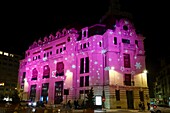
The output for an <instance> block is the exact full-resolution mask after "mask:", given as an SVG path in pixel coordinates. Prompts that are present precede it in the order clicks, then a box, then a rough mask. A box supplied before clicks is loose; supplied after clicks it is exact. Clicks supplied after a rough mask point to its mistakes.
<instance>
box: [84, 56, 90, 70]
mask: <svg viewBox="0 0 170 113" xmlns="http://www.w3.org/2000/svg"><path fill="white" fill-rule="evenodd" d="M85 59H86V67H85V73H89V57H86V58H85Z"/></svg>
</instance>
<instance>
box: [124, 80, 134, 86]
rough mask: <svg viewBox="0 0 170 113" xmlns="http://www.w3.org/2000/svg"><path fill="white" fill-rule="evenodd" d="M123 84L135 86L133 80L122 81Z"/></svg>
mask: <svg viewBox="0 0 170 113" xmlns="http://www.w3.org/2000/svg"><path fill="white" fill-rule="evenodd" d="M124 85H126V86H135V82H134V81H124Z"/></svg>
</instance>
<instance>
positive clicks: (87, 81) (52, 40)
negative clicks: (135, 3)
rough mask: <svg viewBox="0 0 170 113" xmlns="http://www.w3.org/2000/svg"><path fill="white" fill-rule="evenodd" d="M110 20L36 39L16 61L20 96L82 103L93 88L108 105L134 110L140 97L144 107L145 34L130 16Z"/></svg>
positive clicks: (146, 91)
mask: <svg viewBox="0 0 170 113" xmlns="http://www.w3.org/2000/svg"><path fill="white" fill-rule="evenodd" d="M113 23H114V24H112V23H108V25H109V24H112V25H109V26H111V27H108V25H105V24H95V25H93V26H87V27H84V28H82V29H80V30H79V29H75V28H70V29H68V28H67V29H66V28H64V29H63V30H62V31H57V32H56V34H55V35H52V34H51V35H49V36H48V37H44V40H38V41H37V42H36V41H35V42H34V43H33V45H31V46H30V47H29V49H28V50H27V51H26V52H25V58H24V59H23V60H21V61H20V68H19V76H18V86H19V89H20V92H21V93H22V95H21V98H22V99H31V100H34V101H37V100H40V101H44V102H46V103H47V104H60V103H61V102H63V101H64V102H65V101H66V97H67V98H68V99H71V100H74V99H79V101H83V100H84V99H85V96H86V94H87V93H88V91H89V89H90V88H91V87H93V89H94V95H95V96H96V95H101V96H104V98H105V101H104V105H105V107H106V108H129V109H138V104H139V102H140V101H143V102H144V103H145V105H147V104H146V103H147V102H148V101H149V90H148V84H147V73H146V71H145V70H146V67H145V50H144V43H143V41H144V37H143V36H142V35H140V34H136V32H135V28H134V25H133V23H131V22H130V21H129V20H128V19H117V20H114V22H113ZM66 91H68V92H66ZM66 93H68V95H65V94H66Z"/></svg>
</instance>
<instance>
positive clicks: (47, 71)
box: [43, 65, 50, 79]
mask: <svg viewBox="0 0 170 113" xmlns="http://www.w3.org/2000/svg"><path fill="white" fill-rule="evenodd" d="M49 77H50V67H49V65H45V66H44V68H43V79H44V78H49Z"/></svg>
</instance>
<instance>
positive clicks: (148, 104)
mask: <svg viewBox="0 0 170 113" xmlns="http://www.w3.org/2000/svg"><path fill="white" fill-rule="evenodd" d="M147 106H148V110H150V103H149V102H147Z"/></svg>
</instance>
